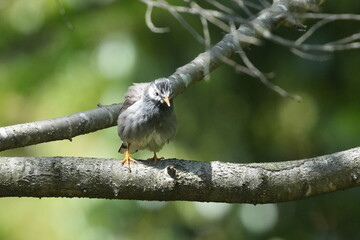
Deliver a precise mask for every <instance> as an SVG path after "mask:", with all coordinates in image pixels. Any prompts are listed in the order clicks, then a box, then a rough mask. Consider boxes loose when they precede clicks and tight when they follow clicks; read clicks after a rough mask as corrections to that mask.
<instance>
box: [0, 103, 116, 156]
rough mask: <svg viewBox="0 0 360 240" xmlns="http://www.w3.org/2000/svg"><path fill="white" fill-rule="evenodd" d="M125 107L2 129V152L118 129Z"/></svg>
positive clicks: (102, 107) (102, 108) (103, 107)
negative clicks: (108, 129) (98, 131)
mask: <svg viewBox="0 0 360 240" xmlns="http://www.w3.org/2000/svg"><path fill="white" fill-rule="evenodd" d="M120 108H121V104H113V105H109V106H101V107H99V108H96V109H93V110H89V111H86V112H80V113H74V114H71V115H68V116H65V117H59V118H53V119H47V120H42V121H37V122H31V123H23V124H17V125H13V126H7V127H1V128H0V151H3V150H6V149H12V148H18V147H24V146H30V145H34V144H38V143H43V142H50V141H56V140H63V139H69V140H71V139H72V138H73V137H75V136H78V135H82V134H86V133H90V132H94V131H97V130H100V129H104V128H108V127H112V126H114V125H116V122H117V117H118V115H119V112H120Z"/></svg>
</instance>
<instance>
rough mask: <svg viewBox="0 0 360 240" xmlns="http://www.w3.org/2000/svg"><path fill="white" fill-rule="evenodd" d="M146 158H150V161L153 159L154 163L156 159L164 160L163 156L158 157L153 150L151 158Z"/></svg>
mask: <svg viewBox="0 0 360 240" xmlns="http://www.w3.org/2000/svg"><path fill="white" fill-rule="evenodd" d="M147 160H151V161H154V163H156V162H157V160H164V158H163V157H161V158H158V157H157V156H156V152H154V156H153V157H152V158H148V159H147Z"/></svg>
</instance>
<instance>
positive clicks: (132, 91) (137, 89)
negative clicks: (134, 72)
mask: <svg viewBox="0 0 360 240" xmlns="http://www.w3.org/2000/svg"><path fill="white" fill-rule="evenodd" d="M149 85H150V83H133V85H131V86H130V87H129V89H128V91H127V92H126V94H125V101H124V103H123V105H122V107H121V111H124V110H125V109H127V108H128V107H130V106H131V105H133V104H134V103H135V102H137V101H139V100H140V99H141V96H142V95H143V94H144V92H145V90H146V89H147V88H148V87H149Z"/></svg>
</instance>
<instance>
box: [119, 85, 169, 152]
mask: <svg viewBox="0 0 360 240" xmlns="http://www.w3.org/2000/svg"><path fill="white" fill-rule="evenodd" d="M171 95H172V88H171V84H170V81H169V80H168V79H166V78H160V79H157V80H155V81H153V82H150V83H134V84H133V85H132V86H130V87H129V89H128V91H127V93H126V95H125V101H124V103H123V106H122V108H121V110H120V115H119V118H118V133H119V136H120V138H121V140H122V141H123V144H122V145H121V147H120V149H119V152H121V153H124V152H125V151H126V149H127V146H128V144H130V149H129V153H133V152H136V151H137V150H142V149H148V150H150V151H152V152H154V153H156V152H158V151H160V149H161V148H162V147H163V146H164V144H165V143H168V142H169V141H170V140H171V139H173V138H174V136H175V133H176V117H175V113H174V105H173V102H172V100H171V98H172V96H171ZM165 98H166V99H167V100H164V99H165ZM169 99H170V101H169ZM166 101H167V102H166ZM167 104H169V106H168V105H167ZM154 156H156V155H154Z"/></svg>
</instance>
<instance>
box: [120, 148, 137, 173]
mask: <svg viewBox="0 0 360 240" xmlns="http://www.w3.org/2000/svg"><path fill="white" fill-rule="evenodd" d="M130 162H134V163H136V160H135V159H134V158H132V157H130V154H129V152H128V151H126V152H125V157H124V159H123V160H122V161H121V164H122V165H124V164H125V163H126V166H127V167H128V168H129V169H130Z"/></svg>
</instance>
